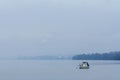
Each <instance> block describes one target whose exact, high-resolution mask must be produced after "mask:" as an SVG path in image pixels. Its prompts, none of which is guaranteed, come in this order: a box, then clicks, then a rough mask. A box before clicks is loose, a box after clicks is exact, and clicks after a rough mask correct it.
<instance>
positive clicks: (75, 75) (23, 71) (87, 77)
mask: <svg viewBox="0 0 120 80" xmlns="http://www.w3.org/2000/svg"><path fill="white" fill-rule="evenodd" d="M80 62H82V61H72V60H68V61H67V60H56V61H55V60H51V61H48V60H43V61H42V60H9V61H7V60H6V61H2V60H1V61H0V80H116V79H117V80H119V79H120V76H119V74H120V61H88V62H89V63H90V69H88V70H80V69H78V65H79V63H80Z"/></svg>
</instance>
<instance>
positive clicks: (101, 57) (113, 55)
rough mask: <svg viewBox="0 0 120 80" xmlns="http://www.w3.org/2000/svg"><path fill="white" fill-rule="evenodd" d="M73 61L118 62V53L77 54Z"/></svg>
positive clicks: (119, 57) (119, 58)
mask: <svg viewBox="0 0 120 80" xmlns="http://www.w3.org/2000/svg"><path fill="white" fill-rule="evenodd" d="M72 59H73V60H120V51H118V52H108V53H92V54H79V55H75V56H73V57H72Z"/></svg>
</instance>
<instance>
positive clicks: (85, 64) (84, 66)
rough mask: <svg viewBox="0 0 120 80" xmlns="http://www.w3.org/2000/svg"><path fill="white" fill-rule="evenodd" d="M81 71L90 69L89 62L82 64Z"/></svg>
mask: <svg viewBox="0 0 120 80" xmlns="http://www.w3.org/2000/svg"><path fill="white" fill-rule="evenodd" d="M79 69H89V64H88V62H82V64H80V65H79Z"/></svg>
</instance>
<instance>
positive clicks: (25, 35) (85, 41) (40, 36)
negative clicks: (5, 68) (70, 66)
mask: <svg viewBox="0 0 120 80" xmlns="http://www.w3.org/2000/svg"><path fill="white" fill-rule="evenodd" d="M119 50H120V1H119V0H0V56H6V55H7V56H18V55H47V54H48V55H50V54H59V55H60V54H62V55H63V54H65V55H68V54H79V53H91V52H109V51H119Z"/></svg>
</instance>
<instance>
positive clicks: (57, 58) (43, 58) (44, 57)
mask: <svg viewBox="0 0 120 80" xmlns="http://www.w3.org/2000/svg"><path fill="white" fill-rule="evenodd" d="M17 59H18V60H69V59H72V58H71V57H70V56H49V55H44V56H19V57H17Z"/></svg>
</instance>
